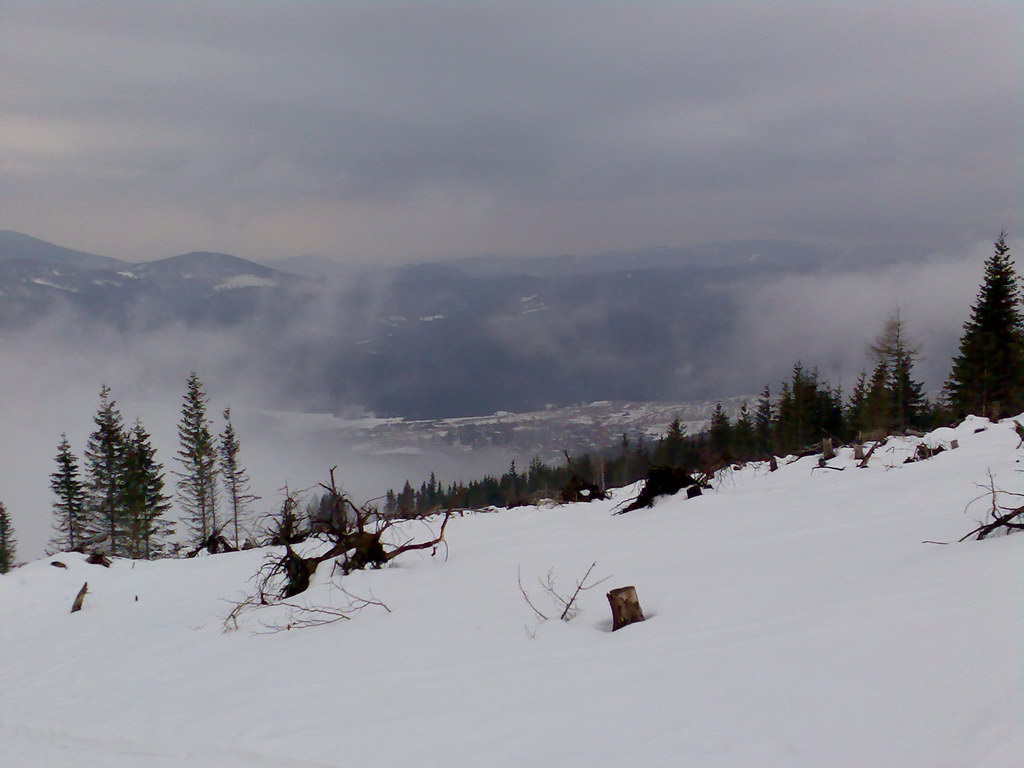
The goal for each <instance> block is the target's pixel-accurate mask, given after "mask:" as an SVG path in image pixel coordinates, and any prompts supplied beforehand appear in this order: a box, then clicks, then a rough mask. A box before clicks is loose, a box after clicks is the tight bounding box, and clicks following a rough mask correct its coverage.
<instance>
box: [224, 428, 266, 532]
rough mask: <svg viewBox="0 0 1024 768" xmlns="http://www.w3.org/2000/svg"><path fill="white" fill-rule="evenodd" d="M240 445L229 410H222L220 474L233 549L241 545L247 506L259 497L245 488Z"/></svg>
mask: <svg viewBox="0 0 1024 768" xmlns="http://www.w3.org/2000/svg"><path fill="white" fill-rule="evenodd" d="M241 450H242V446H241V444H240V443H239V441H238V433H237V432H235V425H234V424H233V423H232V421H231V409H230V408H225V409H224V429H223V431H221V433H220V447H219V452H220V477H221V481H222V482H223V484H224V494H225V497H226V498H225V501H226V502H227V513H228V515H229V517H230V525H231V530H232V534H233V536H234V544H235V548H236V549H237V548H238V547H239V546H240V545H241V539H242V535H243V534H244V533H245V532H246V530H247V526H248V523H249V516H250V514H251V509H252V507H251V505H252V503H253V502H254V501H256V500H257V499H259V496H256V495H254V494H252V493H251V492H250V490H249V488H250V481H249V473H248V472H247V471H246V469H245V467H243V466H242V464H241V462H240V461H239V458H238V454H239V452H240V451H241Z"/></svg>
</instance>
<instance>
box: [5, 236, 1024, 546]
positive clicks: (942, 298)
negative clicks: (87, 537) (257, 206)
mask: <svg viewBox="0 0 1024 768" xmlns="http://www.w3.org/2000/svg"><path fill="white" fill-rule="evenodd" d="M1013 245H1015V246H1016V251H1017V252H1018V253H1019V252H1021V243H1020V242H1019V241H1018V242H1016V243H1013ZM991 248H992V246H991V243H981V244H979V245H978V246H977V247H976V248H974V249H972V251H971V252H970V253H967V254H960V255H955V256H950V255H945V256H936V257H934V258H932V259H929V260H927V261H925V262H915V263H910V264H906V265H896V266H887V267H884V268H879V269H875V270H872V271H853V272H847V271H838V272H836V273H835V274H824V275H822V274H814V275H806V276H796V277H793V276H790V277H786V278H782V279H777V280H774V281H769V282H766V283H764V284H762V285H756V286H750V287H749V289H747V294H746V296H745V298H744V301H743V302H742V304H741V307H742V308H741V312H740V317H739V318H737V328H738V331H737V333H736V334H735V336H734V338H733V339H732V340H731V342H730V343H729V344H726V345H723V347H722V348H721V349H720V350H719V351H718V353H717V357H716V363H715V364H714V365H711V366H709V367H708V368H707V369H706V370H704V371H701V372H699V373H700V376H699V377H698V378H700V379H703V380H704V381H706V382H710V383H712V384H714V385H715V386H716V388H717V390H718V391H719V392H720V395H721V396H722V397H726V396H730V395H735V394H745V393H756V392H757V391H758V390H759V389H760V387H761V386H763V384H765V383H770V384H771V385H772V387H773V391H777V385H778V382H779V381H780V380H781V379H782V378H784V377H785V376H787V374H788V372H789V370H790V368H791V366H792V364H793V362H794V361H795V360H796V359H798V358H799V359H801V360H802V361H803V362H804V364H805V365H807V366H815V365H816V366H817V367H818V368H819V370H820V372H821V374H822V375H823V376H824V377H825V378H827V379H828V380H829V381H831V382H833V383H839V382H842V384H843V385H844V387H845V389H846V390H847V391H848V390H849V387H850V385H852V383H853V381H854V379H855V378H856V376H857V374H858V373H859V372H860V370H861V369H863V368H865V367H867V366H868V365H869V363H868V361H867V360H866V358H865V345H866V342H867V341H869V340H870V339H871V338H872V337H873V336H874V335H875V334H876V333H877V332H878V331H879V330H880V329H881V327H882V324H883V322H884V321H885V318H886V316H887V315H888V314H889V313H890V312H892V311H893V310H895V309H896V308H899V310H900V312H901V315H902V317H903V319H904V321H905V322H906V328H907V332H908V334H909V336H910V338H911V339H912V340H913V341H916V342H919V343H920V344H921V346H922V359H921V361H920V363H919V366H918V377H919V378H921V379H923V380H924V381H925V383H926V386H927V387H928V388H929V389H930V390H931V391H933V392H934V391H936V390H937V389H938V388H939V387H940V386H941V384H942V381H943V379H944V377H945V375H946V373H947V372H948V368H949V359H950V356H951V355H952V354H953V352H954V351H955V348H956V342H957V339H958V337H959V335H960V330H961V327H962V324H963V322H964V320H965V319H966V318H967V316H968V313H969V307H970V304H971V301H972V299H973V297H974V296H975V294H976V292H977V288H978V285H979V283H980V281H981V278H982V263H983V261H984V259H985V258H986V257H987V256H988V255H989V254H990V253H991ZM590 341H591V342H592V341H593V340H590ZM274 344H275V342H274V340H273V339H268V340H266V343H265V345H261V346H263V348H261V349H258V350H253V349H241V348H238V346H237V338H236V337H235V336H234V335H233V334H231V333H221V334H218V333H211V332H203V331H194V330H188V331H186V330H182V329H165V330H161V331H156V332H153V333H149V334H146V335H145V336H133V337H124V336H122V335H120V334H118V333H116V332H112V331H99V330H96V329H91V328H82V327H69V323H67V322H66V321H65V320H62V318H60V317H54V318H50V319H49V320H48V321H46V322H41V323H38V324H37V325H36V326H35V327H34V328H33V329H32V330H31V331H25V332H20V333H9V334H7V335H5V336H4V337H3V338H2V339H0V354H2V359H3V365H2V366H0V388H2V389H0V391H2V392H3V398H2V400H0V467H2V469H0V499H2V500H3V502H4V503H5V504H6V506H7V508H8V510H9V512H10V513H11V517H12V520H13V523H14V527H15V533H16V536H17V538H18V542H19V544H18V557H19V559H22V560H24V559H29V558H33V557H37V556H39V555H40V554H41V553H42V551H43V547H44V545H45V543H46V541H47V539H48V538H49V536H50V527H51V509H50V504H51V502H52V495H51V493H50V490H49V475H50V473H51V472H52V471H53V469H54V462H53V457H54V454H55V452H56V445H57V442H58V440H59V438H60V434H61V433H62V432H66V433H67V434H68V437H69V439H70V441H71V443H72V446H73V448H74V450H75V452H76V453H77V454H78V455H79V456H81V453H82V450H83V448H84V446H85V442H86V439H87V437H88V434H89V432H90V431H91V430H92V427H93V425H92V417H93V415H94V414H95V412H96V408H97V404H98V393H99V389H100V386H101V385H102V384H103V383H106V384H108V385H109V386H110V387H111V390H112V396H113V397H114V399H115V400H116V401H117V403H118V406H119V408H120V410H121V412H122V414H123V416H124V418H125V421H126V423H128V424H130V423H131V422H133V421H134V420H135V419H136V418H141V420H142V421H143V423H144V424H145V426H146V427H147V428H148V430H149V431H150V433H151V434H152V436H153V441H154V444H155V446H156V447H157V449H158V459H159V460H160V461H161V462H162V463H163V464H164V467H165V470H166V471H167V480H168V488H169V489H172V490H173V487H174V478H173V475H172V474H171V473H172V471H173V470H175V469H177V462H176V461H175V460H174V453H175V450H176V448H177V432H176V423H177V420H178V416H179V407H180V402H181V396H182V393H183V391H184V384H185V379H186V376H187V375H188V373H189V371H191V370H196V371H198V373H199V375H200V377H201V379H202V380H203V382H204V383H205V385H206V389H207V392H208V394H209V395H210V397H211V403H210V408H209V416H210V418H211V419H212V420H213V422H214V427H213V428H214V430H216V431H219V430H220V428H221V427H222V424H223V422H222V419H221V412H222V411H223V409H224V408H225V407H227V406H230V407H231V408H232V414H233V416H234V420H235V423H236V427H237V429H238V431H239V436H240V439H241V441H242V460H243V463H244V464H245V465H246V466H247V468H248V470H249V473H250V476H251V478H252V481H253V490H254V491H255V492H256V493H258V494H259V495H260V496H262V497H263V498H262V500H260V501H259V502H257V503H256V505H255V506H256V509H257V511H258V512H260V513H265V512H268V511H270V510H271V509H272V508H273V507H274V506H275V505H276V504H277V503H279V501H280V498H281V490H280V489H282V488H283V487H284V486H285V485H287V486H288V487H290V488H291V489H303V488H312V487H314V486H315V485H316V484H317V483H319V482H322V481H324V480H326V478H327V472H328V470H329V469H330V468H331V467H332V466H337V467H338V477H339V479H340V482H341V484H342V485H343V486H344V487H345V488H346V489H347V490H348V491H349V492H350V493H351V494H352V495H353V497H354V498H355V499H356V500H365V499H369V498H371V497H373V496H377V495H379V494H381V493H383V492H384V491H385V490H386V489H387V488H388V487H394V486H398V485H400V484H401V483H402V482H403V481H404V480H405V479H406V478H409V479H411V480H412V481H413V482H414V484H418V483H419V482H420V481H421V480H423V479H424V478H426V476H427V475H428V474H429V473H430V471H432V470H433V471H435V472H436V473H437V475H438V477H439V478H441V479H442V480H444V481H446V482H447V481H451V480H456V479H465V480H469V479H472V478H474V477H477V476H479V475H481V474H482V473H484V472H494V471H501V470H503V468H504V467H506V466H507V463H508V460H509V458H510V457H509V456H508V455H505V454H501V453H499V452H493V453H486V452H480V451H473V452H471V453H454V452H453V453H449V454H444V455H415V454H401V453H395V454H390V455H385V456H372V455H367V454H365V453H359V452H358V446H354V445H351V444H350V438H349V437H347V436H346V433H345V432H344V431H343V430H342V429H340V428H339V427H340V426H341V424H340V423H339V421H338V420H336V419H335V418H333V417H332V416H331V415H327V414H322V415H319V416H315V415H311V414H305V415H303V414H292V415H290V416H289V415H287V414H284V413H282V412H274V411H273V405H274V403H273V399H274V397H275V395H274V394H272V393H275V392H276V391H277V387H276V383H275V382H272V381H267V380H265V379H262V378H261V377H257V376H255V375H254V374H252V373H249V370H251V369H250V367H249V366H248V365H247V363H246V361H247V360H248V359H251V358H252V356H266V355H269V354H273V352H272V350H273V347H274ZM264 368H265V367H264ZM264 375H265V374H264ZM680 399H686V393H685V392H682V393H680ZM353 412H358V404H353ZM527 458H528V457H527Z"/></svg>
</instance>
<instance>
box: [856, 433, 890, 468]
mask: <svg viewBox="0 0 1024 768" xmlns="http://www.w3.org/2000/svg"><path fill="white" fill-rule="evenodd" d="M880 445H885V440H878V441H876V442H874V443H872V445H871V448H870V449H869V450H868V452H867V453H865V454H864V459H863V460H862V461H861V463H860V464H858V465H857V468H858V469H865V468H866V467H867V465H868V462H869V461H871V455H872V454H873V453H874V452H875V449H876V448H877V447H878V446H880Z"/></svg>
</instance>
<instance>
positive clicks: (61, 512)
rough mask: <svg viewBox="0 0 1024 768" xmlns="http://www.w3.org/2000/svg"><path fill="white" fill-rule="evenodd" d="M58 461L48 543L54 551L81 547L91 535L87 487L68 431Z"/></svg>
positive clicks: (52, 485) (62, 438) (53, 478)
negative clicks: (86, 495) (51, 524)
mask: <svg viewBox="0 0 1024 768" xmlns="http://www.w3.org/2000/svg"><path fill="white" fill-rule="evenodd" d="M55 460H56V462H57V471H56V472H54V473H53V474H51V475H50V489H51V490H52V491H53V492H54V494H55V495H56V496H57V500H56V501H54V502H53V514H54V522H53V527H54V535H53V538H51V539H50V543H49V545H48V546H47V551H48V552H50V553H51V554H52V553H54V552H70V551H71V550H74V549H77V548H80V547H82V546H84V545H85V543H86V541H87V540H88V538H89V533H88V522H89V521H88V517H87V514H86V497H85V489H84V488H83V487H82V480H81V478H80V476H79V474H78V459H77V458H76V457H75V454H74V453H72V451H71V444H70V443H68V436H67V435H66V434H62V435H61V436H60V443H58V444H57V456H56V457H55Z"/></svg>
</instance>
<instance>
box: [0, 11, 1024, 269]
mask: <svg viewBox="0 0 1024 768" xmlns="http://www.w3.org/2000/svg"><path fill="white" fill-rule="evenodd" d="M1022 19H1024V6H1022V5H1021V4H1020V3H1017V2H983V1H979V0H975V1H974V2H939V1H936V0H929V2H917V3H911V2H902V1H895V2H894V1H893V0H889V1H888V2H885V3H879V4H872V3H853V2H827V1H826V0H819V1H818V2H810V1H807V2H794V3H788V4H787V3H777V2H773V3H767V2H714V3H711V2H708V3H696V2H684V1H683V0H679V1H678V2H665V3H655V2H644V1H640V2H622V3H610V2H607V3H606V2H593V1H592V0H587V1H586V2H570V1H569V0H561V1H560V2H557V3H553V2H546V3H542V2H505V3H501V2H497V1H496V0H495V1H493V2H490V1H485V0H478V1H477V2H459V3H441V2H427V1H426V0H421V1H420V2H386V1H383V0H382V1H380V2H362V3H355V2H326V1H324V2H309V1H307V0H293V1H291V2H269V1H267V2H255V1H254V0H246V1H245V2H193V1H191V0H189V1H186V0H165V1H164V2H143V1H142V0H137V1H133V2H118V3H110V2H96V3H88V2H74V1H73V0H62V1H61V2H48V1H47V0H4V3H3V4H2V6H0V104H2V109H0V229H14V230H17V231H20V232H24V233H26V234H31V235H34V236H37V237H41V238H44V239H47V240H51V241H55V242H58V243H61V244H64V245H68V246H71V247H76V248H80V249H84V250H91V251H95V252H99V253H104V254H108V255H112V256H118V257H122V258H128V259H133V260H137V259H150V258H157V257H161V256H168V255H172V254H175V253H181V252H185V251H189V250H197V249H207V250H223V251H228V252H231V253H236V254H238V255H241V256H246V257H250V258H272V257H275V256H286V255H294V254H301V253H318V254H324V255H328V256H332V257H338V258H346V259H352V260H356V261H374V260H376V261H382V262H383V261H392V262H394V261H403V260H425V259H431V258H435V257H445V256H451V255H463V254H472V253H480V252H488V253H531V254H543V253H558V252H577V253H580V252H592V251H603V250H611V249H618V248H632V247H644V246H651V245H685V244H691V243H697V242H702V241H709V240H718V239H729V238H746V237H773V238H783V239H793V240H799V241H805V242H810V243H815V244H821V245H831V246H839V247H856V246H860V245H869V244H873V243H878V242H886V243H893V244H895V245H897V246H899V245H909V244H915V245H918V246H924V247H926V248H934V249H937V250H943V251H947V252H948V251H950V250H955V249H956V248H957V247H959V246H960V245H965V244H969V243H975V242H977V241H979V240H987V241H989V242H991V240H992V239H993V238H994V236H995V235H996V234H997V233H998V231H999V229H1000V228H1003V227H1005V228H1007V229H1008V230H1009V231H1010V233H1011V235H1015V234H1018V232H1017V229H1018V228H1019V224H1020V221H1019V209H1020V201H1021V198H1020V178H1021V176H1020V154H1021V153H1020V150H1021V144H1020V141H1021V128H1022V120H1021V111H1022V110H1021V98H1020V94H1021V90H1022V88H1021V86H1022V79H1024V78H1022V68H1021V57H1020V39H1021V37H1020V35H1021V31H1022V29H1021V27H1022V23H1021V22H1022Z"/></svg>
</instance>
